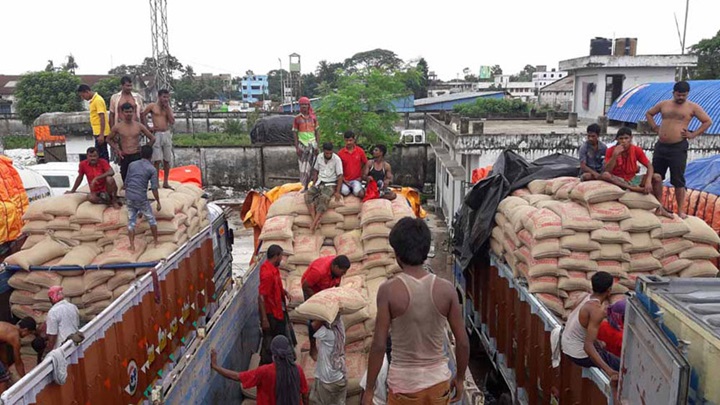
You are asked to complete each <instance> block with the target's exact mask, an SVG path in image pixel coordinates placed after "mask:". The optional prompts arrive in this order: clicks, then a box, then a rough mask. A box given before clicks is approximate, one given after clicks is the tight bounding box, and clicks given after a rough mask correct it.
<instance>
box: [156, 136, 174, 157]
mask: <svg viewBox="0 0 720 405" xmlns="http://www.w3.org/2000/svg"><path fill="white" fill-rule="evenodd" d="M172 137H173V134H172V132H170V131H162V132H155V143H154V144H153V147H152V148H153V154H152V161H153V162H159V161H161V160H162V161H165V162H168V163H170V162H172V158H173V149H172V147H173V142H172Z"/></svg>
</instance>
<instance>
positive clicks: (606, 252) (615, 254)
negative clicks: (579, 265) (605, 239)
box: [590, 243, 630, 262]
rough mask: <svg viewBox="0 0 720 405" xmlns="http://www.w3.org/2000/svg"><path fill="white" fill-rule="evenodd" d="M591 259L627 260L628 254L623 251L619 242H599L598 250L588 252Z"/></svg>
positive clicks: (628, 258) (628, 259)
mask: <svg viewBox="0 0 720 405" xmlns="http://www.w3.org/2000/svg"><path fill="white" fill-rule="evenodd" d="M590 259H592V260H617V261H620V262H629V261H630V254H629V253H625V252H623V247H622V244H619V243H603V244H600V250H595V251H593V252H590Z"/></svg>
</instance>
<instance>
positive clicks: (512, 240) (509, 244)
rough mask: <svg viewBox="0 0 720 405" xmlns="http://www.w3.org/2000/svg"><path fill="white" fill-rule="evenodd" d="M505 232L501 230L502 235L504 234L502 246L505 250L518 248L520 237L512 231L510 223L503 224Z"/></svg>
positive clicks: (520, 243) (512, 250) (510, 250)
mask: <svg viewBox="0 0 720 405" xmlns="http://www.w3.org/2000/svg"><path fill="white" fill-rule="evenodd" d="M505 228H506V229H505V232H503V235H505V238H503V240H502V243H503V248H504V249H505V251H508V252H514V251H515V250H516V249H518V248H519V247H520V246H522V242H521V241H520V239H518V235H517V234H516V233H514V232H512V229H511V225H509V224H508V225H505Z"/></svg>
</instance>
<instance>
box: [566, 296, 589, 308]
mask: <svg viewBox="0 0 720 405" xmlns="http://www.w3.org/2000/svg"><path fill="white" fill-rule="evenodd" d="M588 295H590V293H589V292H587V291H568V297H567V298H565V309H566V310H568V311H572V310H574V309H575V308H576V307H577V306H578V305H580V303H581V302H583V300H584V299H585V298H587V296H588Z"/></svg>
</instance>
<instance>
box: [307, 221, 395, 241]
mask: <svg viewBox="0 0 720 405" xmlns="http://www.w3.org/2000/svg"><path fill="white" fill-rule="evenodd" d="M383 225H385V224H383ZM319 232H320V235H322V237H323V238H324V239H325V238H330V239H333V238H334V237H336V236H339V235H342V234H343V233H344V232H345V231H344V230H343V229H341V228H338V226H337V224H335V223H331V224H322V225H320V228H319Z"/></svg>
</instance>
